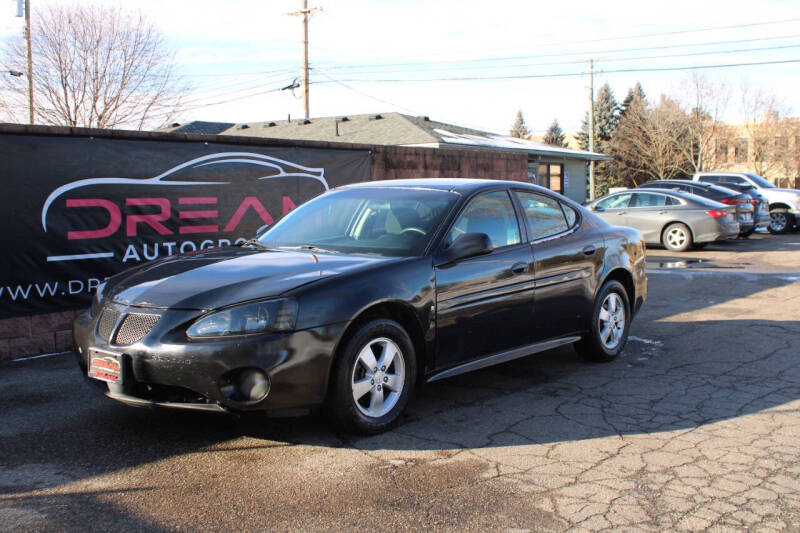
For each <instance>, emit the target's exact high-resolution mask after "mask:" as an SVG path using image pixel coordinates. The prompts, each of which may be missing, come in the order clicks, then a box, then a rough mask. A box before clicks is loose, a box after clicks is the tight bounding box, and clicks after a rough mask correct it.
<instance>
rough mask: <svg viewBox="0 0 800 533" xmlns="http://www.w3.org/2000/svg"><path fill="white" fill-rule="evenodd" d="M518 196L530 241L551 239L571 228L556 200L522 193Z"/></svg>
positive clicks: (518, 193) (517, 193)
mask: <svg viewBox="0 0 800 533" xmlns="http://www.w3.org/2000/svg"><path fill="white" fill-rule="evenodd" d="M516 195H517V198H519V202H520V204H522V210H523V211H525V218H526V219H527V221H528V229H529V232H530V240H532V241H535V240H536V239H543V238H545V237H550V236H552V235H555V234H557V233H561V232H562V231H567V229H568V228H569V226H570V225H569V224H567V219H566V217H565V216H564V211H562V210H561V203H560V202H559V201H558V200H556V199H555V198H550V197H549V196H545V195H543V194H536V193H530V192H522V191H516ZM573 215H574V213H573Z"/></svg>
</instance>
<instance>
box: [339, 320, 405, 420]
mask: <svg viewBox="0 0 800 533" xmlns="http://www.w3.org/2000/svg"><path fill="white" fill-rule="evenodd" d="M415 376H416V358H415V354H414V346H413V344H412V343H411V339H410V338H409V337H408V334H407V333H406V332H405V330H404V329H403V327H402V326H401V325H400V324H398V323H397V322H394V321H393V320H387V319H376V320H372V321H370V322H367V323H365V324H363V325H361V326H360V327H358V329H357V330H356V331H355V332H354V334H353V335H351V336H350V339H349V340H348V341H347V342H346V344H345V346H344V349H343V350H342V351H341V353H340V354H339V356H338V357H337V360H336V363H335V367H334V372H333V376H332V379H333V381H332V383H331V394H330V397H329V399H328V405H327V407H328V410H329V411H330V414H331V415H332V417H333V419H334V421H335V422H336V423H337V425H338V426H339V427H340V428H341V429H344V430H347V431H353V432H356V433H362V434H374V433H380V432H381V431H384V430H386V429H388V428H389V427H391V426H392V424H394V423H395V422H396V421H397V419H398V418H399V417H400V414H401V413H402V412H403V410H404V409H405V407H406V404H407V403H408V398H409V396H410V394H411V390H412V389H413V386H414V380H415Z"/></svg>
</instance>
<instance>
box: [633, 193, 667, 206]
mask: <svg viewBox="0 0 800 533" xmlns="http://www.w3.org/2000/svg"><path fill="white" fill-rule="evenodd" d="M665 205H667V197H666V196H664V195H663V194H654V193H649V192H640V193H636V194H634V195H633V199H632V200H631V207H663V206H665Z"/></svg>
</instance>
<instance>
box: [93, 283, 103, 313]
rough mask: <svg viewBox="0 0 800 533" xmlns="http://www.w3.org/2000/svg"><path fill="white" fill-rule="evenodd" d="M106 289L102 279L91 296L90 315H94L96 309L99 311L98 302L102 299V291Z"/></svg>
mask: <svg viewBox="0 0 800 533" xmlns="http://www.w3.org/2000/svg"><path fill="white" fill-rule="evenodd" d="M105 289H106V282H105V281H104V282H103V283H101V284H100V285H98V286H97V289H95V291H94V297H93V298H92V311H91V312H92V316H94V315H96V314H97V312H98V311H100V304H101V303H102V301H103V291H104V290H105Z"/></svg>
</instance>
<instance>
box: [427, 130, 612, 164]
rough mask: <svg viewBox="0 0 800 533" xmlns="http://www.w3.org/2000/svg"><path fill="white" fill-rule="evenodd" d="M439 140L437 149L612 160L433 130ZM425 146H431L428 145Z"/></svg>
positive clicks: (513, 139) (530, 143)
mask: <svg viewBox="0 0 800 533" xmlns="http://www.w3.org/2000/svg"><path fill="white" fill-rule="evenodd" d="M433 131H434V132H435V133H436V134H437V135H438V136H439V138H440V139H441V142H439V143H438V146H437V147H438V148H460V149H473V150H492V151H502V152H518V153H526V154H529V155H534V156H540V157H554V158H567V159H581V160H583V161H612V160H613V158H612V157H610V156H607V155H605V154H599V153H597V152H589V151H588V150H573V149H571V148H561V147H558V146H552V145H549V144H545V143H540V142H535V141H528V140H526V139H517V138H516V137H506V136H503V135H491V134H488V135H470V134H464V133H453V132H451V131H448V130H446V129H439V128H437V129H434V130H433ZM427 146H431V145H430V144H428V145H427Z"/></svg>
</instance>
